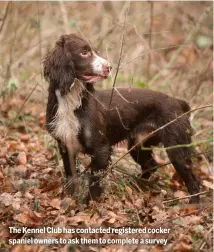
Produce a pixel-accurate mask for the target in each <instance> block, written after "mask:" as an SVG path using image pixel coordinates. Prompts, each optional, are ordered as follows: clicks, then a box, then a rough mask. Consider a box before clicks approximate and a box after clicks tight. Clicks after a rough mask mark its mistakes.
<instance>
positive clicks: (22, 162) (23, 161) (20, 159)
mask: <svg viewBox="0 0 214 252" xmlns="http://www.w3.org/2000/svg"><path fill="white" fill-rule="evenodd" d="M17 162H18V164H20V165H26V164H27V156H26V154H25V152H23V151H22V152H20V153H19V155H18V156H17Z"/></svg>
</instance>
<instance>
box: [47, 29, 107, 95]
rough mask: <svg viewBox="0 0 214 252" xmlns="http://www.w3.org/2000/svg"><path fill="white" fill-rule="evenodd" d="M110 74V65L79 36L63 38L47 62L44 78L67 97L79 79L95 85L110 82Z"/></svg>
mask: <svg viewBox="0 0 214 252" xmlns="http://www.w3.org/2000/svg"><path fill="white" fill-rule="evenodd" d="M110 71H111V65H110V63H109V62H108V61H107V60H106V59H104V58H102V57H100V56H99V55H98V53H97V52H96V50H94V49H93V48H92V46H91V45H90V43H89V42H88V41H87V40H86V39H84V38H83V37H80V36H78V35H75V34H70V35H63V36H61V38H60V39H59V40H58V41H57V42H56V46H55V47H54V49H53V50H52V51H51V52H49V53H48V54H47V55H46V57H45V59H44V76H45V78H46V80H48V81H49V82H50V83H54V85H56V87H55V88H59V89H60V90H61V94H65V93H67V92H66V91H68V89H69V88H70V86H71V85H72V83H73V81H74V79H75V78H77V79H79V80H81V81H83V82H86V83H95V82H97V81H100V80H103V79H105V78H107V77H108V76H109V74H110Z"/></svg>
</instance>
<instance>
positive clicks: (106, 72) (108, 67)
mask: <svg viewBox="0 0 214 252" xmlns="http://www.w3.org/2000/svg"><path fill="white" fill-rule="evenodd" d="M111 69H112V66H111V65H104V66H103V73H104V75H109V73H110V72H111Z"/></svg>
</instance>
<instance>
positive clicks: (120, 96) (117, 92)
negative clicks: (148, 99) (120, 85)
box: [114, 87, 133, 103]
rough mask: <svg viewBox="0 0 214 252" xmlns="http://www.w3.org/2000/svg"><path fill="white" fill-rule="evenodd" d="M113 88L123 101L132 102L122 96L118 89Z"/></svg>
mask: <svg viewBox="0 0 214 252" xmlns="http://www.w3.org/2000/svg"><path fill="white" fill-rule="evenodd" d="M114 90H115V91H116V92H117V93H118V95H119V96H120V97H121V98H122V99H123V100H124V101H125V102H127V103H133V102H130V101H128V100H127V99H126V98H125V97H124V96H122V94H121V93H120V92H119V90H118V89H117V88H116V87H114Z"/></svg>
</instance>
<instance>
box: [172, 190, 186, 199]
mask: <svg viewBox="0 0 214 252" xmlns="http://www.w3.org/2000/svg"><path fill="white" fill-rule="evenodd" d="M186 196H187V194H186V193H185V192H184V191H180V190H177V191H176V192H174V197H175V198H183V197H186Z"/></svg>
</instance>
